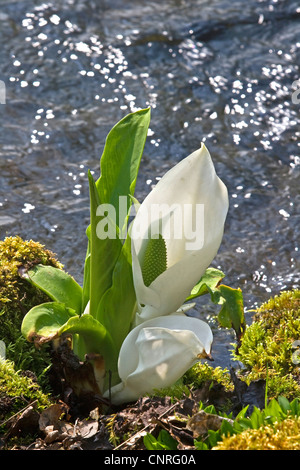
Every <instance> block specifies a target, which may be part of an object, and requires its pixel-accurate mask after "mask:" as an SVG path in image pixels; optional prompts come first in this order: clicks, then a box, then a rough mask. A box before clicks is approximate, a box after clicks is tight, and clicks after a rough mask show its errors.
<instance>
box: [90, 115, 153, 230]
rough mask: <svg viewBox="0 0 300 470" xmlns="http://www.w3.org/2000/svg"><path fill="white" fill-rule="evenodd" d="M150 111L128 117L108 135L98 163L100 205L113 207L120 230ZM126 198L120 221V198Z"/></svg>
mask: <svg viewBox="0 0 300 470" xmlns="http://www.w3.org/2000/svg"><path fill="white" fill-rule="evenodd" d="M150 114H151V112H150V108H147V109H141V110H139V111H136V112H135V113H130V114H128V115H127V116H125V117H124V118H123V119H122V120H121V121H119V122H118V123H117V124H116V125H115V126H114V127H113V128H112V130H111V131H110V132H109V134H108V136H107V139H106V143H105V147H104V151H103V154H102V157H101V160H100V168H101V176H100V178H99V179H98V181H97V183H96V186H97V190H98V192H99V197H100V200H101V203H102V204H107V203H108V204H112V205H113V206H114V207H115V209H116V212H117V214H116V215H117V219H116V224H117V226H118V227H119V228H120V229H122V228H123V225H124V223H125V222H126V214H127V213H128V211H129V208H130V206H131V203H132V201H131V198H130V196H133V195H134V190H135V185H136V180H137V175H138V170H139V166H140V161H141V157H142V154H143V151H144V146H145V142H146V138H147V133H148V128H149V124H150ZM120 196H125V197H126V198H127V201H126V206H127V210H126V212H125V213H124V214H123V217H119V202H120V200H119V198H120Z"/></svg>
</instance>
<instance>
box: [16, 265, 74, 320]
mask: <svg viewBox="0 0 300 470" xmlns="http://www.w3.org/2000/svg"><path fill="white" fill-rule="evenodd" d="M26 274H27V276H28V277H25V278H26V279H28V280H29V281H30V282H31V283H32V284H34V285H35V286H36V287H38V288H39V289H41V290H42V291H43V292H45V293H46V294H47V295H48V296H49V297H50V298H51V299H53V300H54V301H55V302H61V303H63V304H65V305H66V306H67V307H69V308H71V309H73V310H75V311H76V313H77V314H80V313H81V302H82V288H81V286H80V285H79V284H77V282H76V281H75V280H74V279H73V277H72V276H70V275H69V274H67V273H66V272H65V271H62V270H61V269H58V268H54V267H53V266H44V265H42V264H38V265H36V266H34V267H33V268H30V269H29V270H28V271H27V273H26Z"/></svg>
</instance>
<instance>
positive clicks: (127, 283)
mask: <svg viewBox="0 0 300 470" xmlns="http://www.w3.org/2000/svg"><path fill="white" fill-rule="evenodd" d="M130 246H131V239H130V237H129V235H128V236H127V239H126V241H125V243H124V245H123V247H122V250H121V252H120V255H119V258H118V260H117V262H116V264H115V267H114V271H113V277H112V285H111V287H110V288H109V289H108V290H107V291H106V292H105V293H104V295H103V297H102V299H101V302H100V304H99V307H98V311H97V320H99V321H100V322H101V323H102V324H103V325H105V327H106V328H107V329H108V330H109V331H110V334H111V336H112V338H113V339H114V343H115V345H116V346H117V347H118V348H120V347H121V344H122V343H123V341H124V338H125V337H126V336H127V334H128V332H129V330H130V325H131V322H132V319H133V315H134V313H135V306H136V295H135V290H134V285H133V277H132V268H131V251H130Z"/></svg>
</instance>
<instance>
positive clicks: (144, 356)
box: [104, 314, 213, 404]
mask: <svg viewBox="0 0 300 470" xmlns="http://www.w3.org/2000/svg"><path fill="white" fill-rule="evenodd" d="M212 340H213V336H212V332H211V329H210V327H209V325H208V324H207V323H205V322H203V321H202V320H199V319H198V318H194V317H187V316H186V315H184V314H173V315H167V316H162V317H156V318H153V319H151V320H148V321H145V322H144V323H143V324H140V325H138V326H136V327H135V328H134V329H133V330H131V332H130V333H129V334H128V335H127V337H126V338H125V340H124V342H123V344H122V347H121V349H120V354H119V363H118V372H119V377H120V379H121V381H122V382H121V383H120V384H118V385H115V386H114V387H112V389H111V390H110V391H107V392H106V393H105V394H104V396H106V397H108V396H109V397H110V398H111V401H112V403H114V404H121V403H126V402H130V401H135V400H137V399H138V398H139V397H140V396H141V395H143V394H146V393H151V392H152V391H153V390H154V389H159V388H164V387H169V386H171V385H173V384H174V383H175V382H176V380H178V379H179V378H180V377H182V375H183V374H184V373H185V372H186V371H187V370H188V369H189V368H190V367H192V366H193V365H194V364H195V363H196V362H197V361H198V360H199V359H200V358H202V357H209V355H210V350H211V343H212Z"/></svg>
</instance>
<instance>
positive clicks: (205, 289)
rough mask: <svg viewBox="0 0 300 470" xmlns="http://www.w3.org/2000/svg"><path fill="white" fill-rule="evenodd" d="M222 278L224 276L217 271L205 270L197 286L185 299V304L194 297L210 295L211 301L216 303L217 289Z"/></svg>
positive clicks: (213, 269)
mask: <svg viewBox="0 0 300 470" xmlns="http://www.w3.org/2000/svg"><path fill="white" fill-rule="evenodd" d="M224 277H225V274H224V273H223V272H222V271H220V270H219V269H215V268H207V270H206V271H205V273H204V274H203V276H202V277H201V279H200V281H199V282H198V284H196V285H195V287H194V288H193V289H192V291H191V294H190V295H189V297H187V299H186V302H188V301H190V300H192V299H194V298H195V297H199V296H201V295H205V294H208V293H210V294H211V297H212V300H213V301H214V302H215V303H217V302H218V300H219V297H220V292H219V291H218V289H217V287H218V285H219V283H220V282H221V280H222V279H223V278H224Z"/></svg>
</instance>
